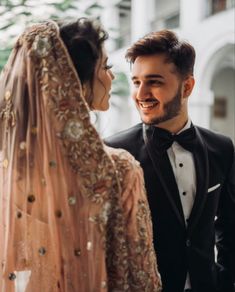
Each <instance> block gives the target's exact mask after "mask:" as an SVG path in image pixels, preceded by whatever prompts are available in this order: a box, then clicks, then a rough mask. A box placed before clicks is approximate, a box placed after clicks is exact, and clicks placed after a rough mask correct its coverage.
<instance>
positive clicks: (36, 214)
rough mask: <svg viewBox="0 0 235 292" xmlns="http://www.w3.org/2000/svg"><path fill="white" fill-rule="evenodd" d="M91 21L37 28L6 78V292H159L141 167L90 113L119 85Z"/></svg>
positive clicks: (1, 83)
mask: <svg viewBox="0 0 235 292" xmlns="http://www.w3.org/2000/svg"><path fill="white" fill-rule="evenodd" d="M106 38H107V35H106V33H105V32H104V31H103V30H102V28H100V27H99V26H97V24H95V23H94V22H92V21H90V20H87V19H80V20H78V21H77V22H74V23H70V24H63V23H60V24H59V25H58V24H56V23H55V22H53V21H49V22H45V23H41V24H36V25H33V26H32V27H30V28H29V29H27V30H26V31H25V32H24V33H23V34H22V35H21V36H20V38H19V39H18V41H17V43H16V45H15V47H14V49H13V52H12V54H11V56H10V58H9V60H8V63H7V64H6V66H5V68H4V70H3V72H2V74H1V79H0V154H1V167H0V172H1V173H0V177H1V178H0V208H1V210H0V222H1V223H0V224H1V225H0V246H1V250H0V261H1V267H0V291H1V292H13V291H20V292H24V291H26V292H32V291H33V292H41V291H44V292H54V291H62V292H73V291H74V292H93V291H94V292H96V291H135V292H136V291H149V292H150V291H151V292H152V291H160V278H159V274H158V272H157V266H156V258H155V255H154V251H153V246H152V229H151V228H152V227H151V223H150V222H151V220H150V213H149V208H148V205H147V201H146V195H145V192H144V183H143V177H142V172H141V169H140V167H139V165H138V163H137V162H136V161H135V160H134V159H133V158H132V156H130V155H129V154H128V153H126V152H125V151H124V150H114V149H111V148H106V147H105V146H104V145H103V143H102V141H101V139H100V137H99V135H98V134H97V132H96V130H95V129H94V127H93V126H92V125H91V122H90V119H89V110H90V109H96V110H107V109H108V107H109V91H110V87H111V81H112V79H113V75H112V72H111V71H110V67H109V66H108V65H107V56H106V52H105V49H104V47H103V45H104V41H105V40H106Z"/></svg>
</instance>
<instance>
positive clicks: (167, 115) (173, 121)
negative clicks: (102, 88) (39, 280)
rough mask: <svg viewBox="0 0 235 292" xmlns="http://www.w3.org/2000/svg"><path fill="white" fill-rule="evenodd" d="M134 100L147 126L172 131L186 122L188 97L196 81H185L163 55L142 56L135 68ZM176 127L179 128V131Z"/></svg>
mask: <svg viewBox="0 0 235 292" xmlns="http://www.w3.org/2000/svg"><path fill="white" fill-rule="evenodd" d="M132 81H133V94H132V97H133V99H134V101H135V103H136V106H137V109H138V110H139V113H140V116H141V119H142V121H143V122H144V123H146V124H154V125H158V126H160V127H162V128H165V129H167V130H170V131H175V130H178V128H180V127H183V125H184V124H185V123H186V122H187V119H188V113H187V99H188V98H187V97H188V96H189V95H190V93H191V91H192V88H193V85H194V79H193V77H192V76H190V77H187V78H185V79H183V78H181V77H180V75H179V74H178V73H177V71H176V68H175V65H174V64H173V63H169V62H167V61H166V56H165V55H164V54H157V55H147V56H139V57H137V58H136V60H135V62H134V64H133V69H132ZM176 128H177V129H176Z"/></svg>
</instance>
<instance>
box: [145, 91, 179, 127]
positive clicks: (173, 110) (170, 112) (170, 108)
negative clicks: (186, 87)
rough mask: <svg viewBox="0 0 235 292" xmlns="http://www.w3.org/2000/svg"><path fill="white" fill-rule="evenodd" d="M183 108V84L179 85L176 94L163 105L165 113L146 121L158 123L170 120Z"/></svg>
mask: <svg viewBox="0 0 235 292" xmlns="http://www.w3.org/2000/svg"><path fill="white" fill-rule="evenodd" d="M180 110H181V86H179V88H178V91H177V93H176V95H175V96H174V97H173V98H172V99H171V100H170V101H168V102H167V103H165V104H164V106H163V115H162V116H160V117H155V118H152V119H151V121H149V122H147V123H146V122H145V121H143V122H144V123H145V124H147V125H158V124H160V123H162V122H165V121H168V120H170V119H172V118H174V117H176V116H177V115H178V114H179V112H180Z"/></svg>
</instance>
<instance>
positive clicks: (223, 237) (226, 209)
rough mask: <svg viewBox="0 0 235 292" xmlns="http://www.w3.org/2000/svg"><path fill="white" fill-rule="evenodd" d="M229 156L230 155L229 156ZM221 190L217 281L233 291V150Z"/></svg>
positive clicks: (234, 194) (234, 155)
mask: <svg viewBox="0 0 235 292" xmlns="http://www.w3.org/2000/svg"><path fill="white" fill-rule="evenodd" d="M230 157H231V156H230ZM230 161H232V164H230V168H229V171H228V175H227V177H226V180H225V183H224V185H223V189H222V192H221V197H220V203H219V208H218V215H217V219H216V246H217V251H218V254H217V263H218V267H219V272H218V282H219V285H220V290H221V291H227V292H234V291H235V152H234V147H233V154H232V159H231V160H230Z"/></svg>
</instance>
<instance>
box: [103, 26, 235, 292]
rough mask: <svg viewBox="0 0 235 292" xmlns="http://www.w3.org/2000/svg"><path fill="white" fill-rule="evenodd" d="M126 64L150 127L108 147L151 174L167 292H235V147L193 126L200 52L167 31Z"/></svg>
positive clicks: (142, 44) (136, 48) (133, 51)
mask: <svg viewBox="0 0 235 292" xmlns="http://www.w3.org/2000/svg"><path fill="white" fill-rule="evenodd" d="M126 57H127V59H128V60H129V61H130V63H131V64H132V81H133V99H134V101H135V103H136V107H137V109H138V111H139V113H140V116H141V119H142V122H143V123H141V124H138V125H136V126H134V127H132V128H131V129H128V130H126V131H123V132H121V133H118V134H116V135H114V136H112V137H110V138H108V139H106V141H105V142H106V144H108V145H110V146H112V147H116V148H124V149H126V150H128V151H129V152H130V153H131V154H133V155H134V156H135V158H136V159H137V160H139V161H140V163H141V166H142V167H143V170H144V175H145V183H146V189H147V195H148V200H149V204H150V209H151V213H152V220H153V231H154V246H155V250H156V253H157V257H158V265H159V270H160V273H161V276H162V283H163V291H164V292H183V291H193V292H217V291H219V292H233V291H234V282H235V157H234V146H233V143H232V141H231V140H230V139H229V138H227V137H225V136H223V135H220V134H216V133H214V132H212V131H209V130H207V129H203V128H201V127H197V126H195V125H193V124H192V122H191V120H190V118H189V115H188V97H189V96H190V94H191V92H192V89H193V87H194V77H193V67H194V60H195V51H194V49H193V47H192V46H191V45H190V44H188V43H187V42H183V41H180V40H179V39H178V38H177V36H176V35H175V34H174V33H173V32H171V31H168V30H163V31H159V32H153V33H150V34H148V35H147V36H145V37H143V38H142V39H140V40H139V41H137V42H136V43H134V44H133V46H132V47H131V48H130V49H129V50H128V51H127V55H126ZM215 244H216V247H217V252H216V256H215V252H214V247H215Z"/></svg>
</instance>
